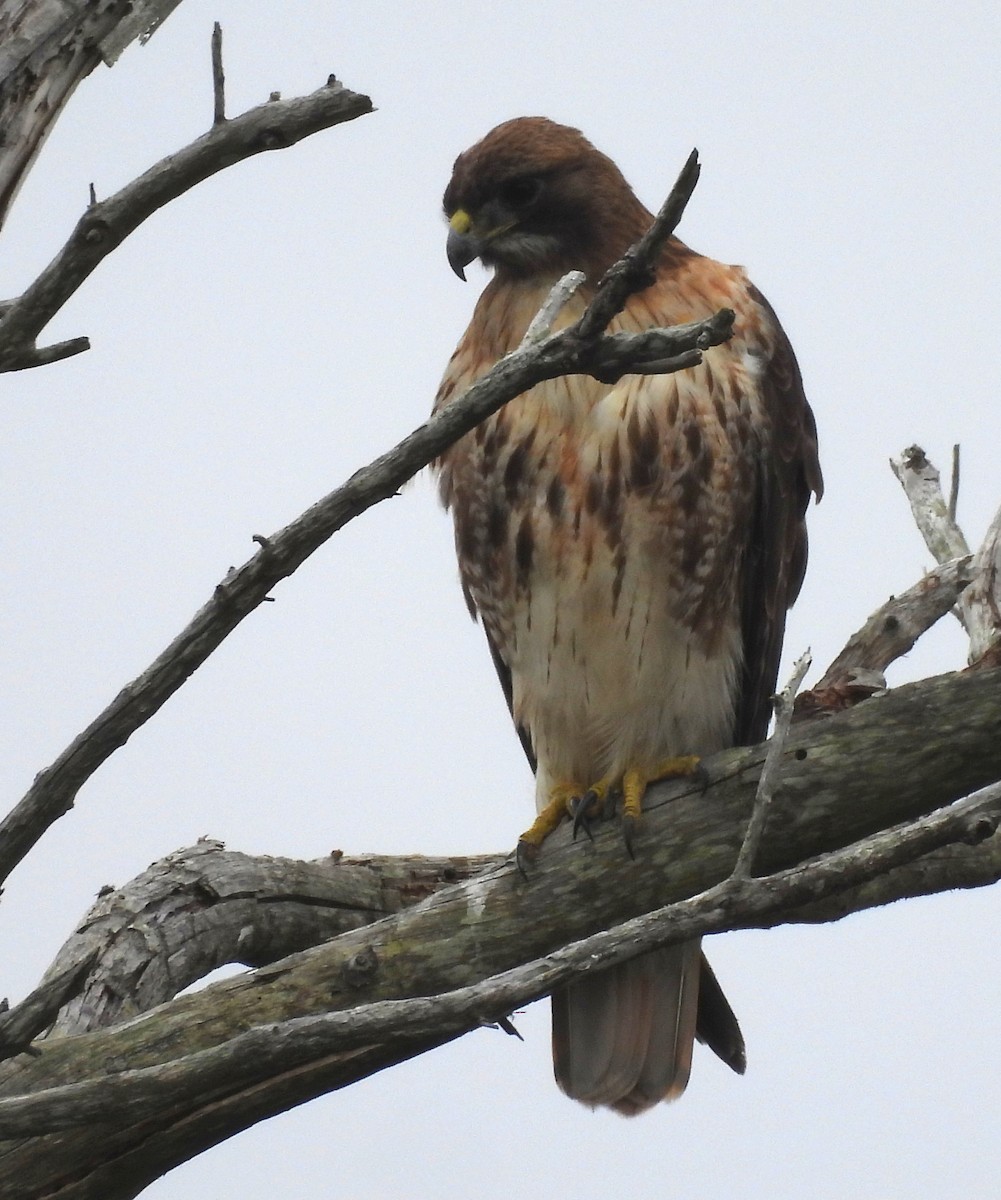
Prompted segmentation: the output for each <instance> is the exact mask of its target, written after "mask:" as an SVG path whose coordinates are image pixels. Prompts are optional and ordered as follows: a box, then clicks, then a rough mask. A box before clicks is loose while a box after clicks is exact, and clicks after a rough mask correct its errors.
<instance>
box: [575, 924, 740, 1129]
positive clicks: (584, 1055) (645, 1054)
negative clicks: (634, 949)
mask: <svg viewBox="0 0 1001 1200" xmlns="http://www.w3.org/2000/svg"><path fill="white" fill-rule="evenodd" d="M701 962H702V955H701V950H700V943H699V942H698V941H693V942H685V943H682V944H680V945H677V946H668V947H665V948H664V949H662V950H654V951H652V952H651V953H650V954H644V955H642V956H641V957H639V958H637V959H633V960H632V961H631V962H628V963H623V964H621V965H620V966H617V967H612V968H610V969H609V970H607V971H602V972H601V973H600V974H597V975H595V976H593V977H591V978H587V979H583V980H581V981H580V982H578V983H574V984H571V985H570V986H569V987H567V988H565V989H563V990H562V991H561V992H557V993H556V994H555V995H554V996H553V1061H554V1066H555V1071H556V1079H557V1082H558V1083H559V1085H560V1087H561V1088H562V1089H563V1091H564V1092H566V1094H567V1095H568V1096H571V1097H573V1099H575V1100H580V1101H581V1102H582V1103H584V1104H589V1105H591V1106H595V1105H605V1106H608V1107H610V1108H614V1109H616V1110H617V1111H618V1112H621V1113H623V1114H625V1115H630V1116H631V1115H634V1114H636V1113H640V1112H643V1111H645V1110H646V1109H648V1108H650V1107H652V1105H654V1104H656V1103H658V1102H659V1101H661V1100H670V1099H674V1098H675V1097H676V1096H680V1095H681V1093H682V1092H683V1091H684V1090H685V1085H686V1084H687V1083H688V1075H689V1071H690V1070H691V1063H692V1045H693V1043H694V1040H695V1034H696V1022H697V1014H698V1009H699V969H700V963H701ZM717 987H718V985H717ZM721 994H722V993H721Z"/></svg>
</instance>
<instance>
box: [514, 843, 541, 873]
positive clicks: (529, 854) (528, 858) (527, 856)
mask: <svg viewBox="0 0 1001 1200" xmlns="http://www.w3.org/2000/svg"><path fill="white" fill-rule="evenodd" d="M538 857H539V847H538V846H533V845H532V843H531V842H526V841H525V840H524V838H519V839H518V845H517V846H515V848H514V861H515V865H516V866H517V868H518V870H519V871H520V872H521V877H522V879H527V878H528V868H529V867H530V866H531V865H532V864H533V863H534V862H535V860H536V859H537V858H538Z"/></svg>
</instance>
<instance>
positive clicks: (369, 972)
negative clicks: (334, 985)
mask: <svg viewBox="0 0 1001 1200" xmlns="http://www.w3.org/2000/svg"><path fill="white" fill-rule="evenodd" d="M378 966H379V959H378V957H377V955H376V953H375V951H374V950H373V949H372V947H371V946H366V947H365V949H364V950H359V951H358V953H357V954H352V956H351V957H350V958H349V959H348V961H347V962H346V963H345V964H344V982H345V983H346V984H347V985H348V987H353V988H359V987H364V985H365V984H366V983H368V981H369V980H370V979H371V978H372V976H373V975H374V974H375V972H376V970H377V968H378Z"/></svg>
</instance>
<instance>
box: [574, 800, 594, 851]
mask: <svg viewBox="0 0 1001 1200" xmlns="http://www.w3.org/2000/svg"><path fill="white" fill-rule="evenodd" d="M595 799H596V797H595V794H594V792H593V791H591V790H590V789H589V790H588V791H586V792H585V793H584V795H583V796H574V797H573V799H571V801H570V815H571V817H573V839H574V841H576V840H577V834H578V832H579V831H580V830H581V829H583V830H584V832H585V833H586V834H587V836H588V838H589V839H590V841H592V842H593V841H594V834H593V833H592V832H591V819H590V817H589V815H588V813H589V811H590V808H591V804H592V803H593V802H594V800H595Z"/></svg>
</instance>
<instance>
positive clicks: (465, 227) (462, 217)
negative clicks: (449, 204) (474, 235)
mask: <svg viewBox="0 0 1001 1200" xmlns="http://www.w3.org/2000/svg"><path fill="white" fill-rule="evenodd" d="M448 223H449V225H450V226H451V228H452V229H454V230H455V232H456V233H468V232H469V230H470V229H471V228H472V225H473V218H472V217H471V216H470V215H469V213H467V212H466V210H465V209H464V208H457V209H456V210H455V212H454V213H452V216H451V218H450V219H449V222H448Z"/></svg>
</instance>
